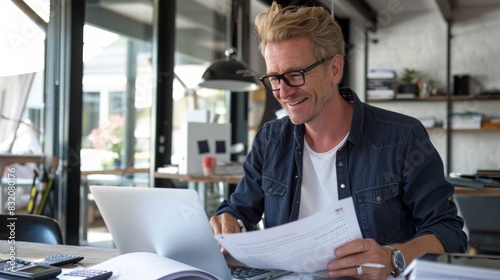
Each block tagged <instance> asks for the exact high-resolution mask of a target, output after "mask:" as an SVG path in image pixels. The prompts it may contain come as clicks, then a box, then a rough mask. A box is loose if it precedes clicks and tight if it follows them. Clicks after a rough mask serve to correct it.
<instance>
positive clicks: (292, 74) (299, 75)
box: [259, 58, 330, 91]
mask: <svg viewBox="0 0 500 280" xmlns="http://www.w3.org/2000/svg"><path fill="white" fill-rule="evenodd" d="M329 59H330V58H325V59H322V60H319V61H318V62H316V63H314V64H313V65H311V66H309V67H306V68H304V69H302V70H293V71H288V72H285V73H283V74H281V75H276V74H275V75H265V76H262V77H260V78H259V80H260V81H261V82H262V83H263V84H264V86H265V87H266V88H268V89H270V90H272V91H277V90H279V89H280V82H281V80H283V81H285V83H286V84H287V85H288V86H290V87H300V86H303V85H304V84H305V83H306V78H305V76H304V74H305V73H306V72H309V71H311V70H313V69H314V68H316V67H317V66H318V65H320V64H321V63H323V62H325V61H327V60H329Z"/></svg>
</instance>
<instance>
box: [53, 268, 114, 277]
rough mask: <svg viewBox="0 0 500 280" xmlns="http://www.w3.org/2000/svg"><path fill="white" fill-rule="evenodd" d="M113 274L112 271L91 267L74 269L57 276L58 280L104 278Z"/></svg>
mask: <svg viewBox="0 0 500 280" xmlns="http://www.w3.org/2000/svg"><path fill="white" fill-rule="evenodd" d="M111 275H113V272H112V271H109V270H100V269H92V268H82V269H75V270H72V271H71V272H68V273H64V274H63V275H59V276H57V279H59V280H106V279H108V278H109V277H111Z"/></svg>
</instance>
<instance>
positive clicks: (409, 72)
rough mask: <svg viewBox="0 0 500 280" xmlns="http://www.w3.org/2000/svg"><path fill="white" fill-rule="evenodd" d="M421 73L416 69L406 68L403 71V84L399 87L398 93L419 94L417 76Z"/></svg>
mask: <svg viewBox="0 0 500 280" xmlns="http://www.w3.org/2000/svg"><path fill="white" fill-rule="evenodd" d="M418 75H419V73H418V71H417V70H415V69H410V68H405V69H404V70H403V72H402V73H401V78H400V80H401V81H402V84H400V85H399V87H398V93H400V94H401V93H408V94H414V95H415V96H417V95H418V85H417V77H418Z"/></svg>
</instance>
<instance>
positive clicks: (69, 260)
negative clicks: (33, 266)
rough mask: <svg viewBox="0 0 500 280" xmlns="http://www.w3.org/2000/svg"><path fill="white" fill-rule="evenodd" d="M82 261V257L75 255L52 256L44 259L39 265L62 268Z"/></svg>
mask: <svg viewBox="0 0 500 280" xmlns="http://www.w3.org/2000/svg"><path fill="white" fill-rule="evenodd" d="M81 260H83V257H82V256H75V255H53V256H48V257H45V258H44V259H43V260H41V261H40V263H44V264H47V265H52V266H62V265H65V264H73V263H77V262H79V261H81Z"/></svg>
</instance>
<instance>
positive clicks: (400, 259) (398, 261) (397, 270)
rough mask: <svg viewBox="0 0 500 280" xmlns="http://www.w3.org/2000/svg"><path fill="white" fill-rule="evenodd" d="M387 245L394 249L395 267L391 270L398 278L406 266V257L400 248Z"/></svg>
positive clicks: (393, 263)
mask: <svg viewBox="0 0 500 280" xmlns="http://www.w3.org/2000/svg"><path fill="white" fill-rule="evenodd" d="M385 247H387V248H389V249H391V251H392V266H393V267H394V270H392V271H391V275H392V276H393V277H394V278H396V277H398V276H399V274H401V273H402V272H403V271H404V270H405V268H406V263H405V257H404V256H403V253H401V251H399V250H398V249H396V248H394V247H391V246H385Z"/></svg>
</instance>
